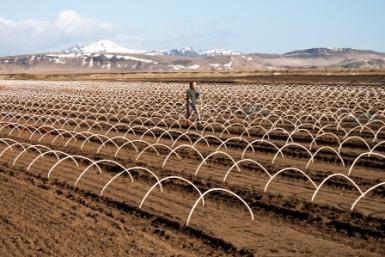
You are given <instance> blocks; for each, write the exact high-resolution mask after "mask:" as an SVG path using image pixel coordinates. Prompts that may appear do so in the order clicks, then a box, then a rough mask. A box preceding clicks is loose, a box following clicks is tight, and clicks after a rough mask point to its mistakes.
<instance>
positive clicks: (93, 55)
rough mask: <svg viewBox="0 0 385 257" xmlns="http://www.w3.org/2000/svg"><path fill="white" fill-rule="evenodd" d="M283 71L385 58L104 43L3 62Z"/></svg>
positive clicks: (1, 63)
mask: <svg viewBox="0 0 385 257" xmlns="http://www.w3.org/2000/svg"><path fill="white" fill-rule="evenodd" d="M283 68H355V69H356V68H371V69H375V68H385V54H384V53H379V52H374V51H369V50H358V49H351V48H311V49H305V50H298V51H293V52H288V53H284V54H262V53H250V54H243V53H240V52H236V51H232V50H227V49H210V50H202V51H197V50H195V49H193V48H192V47H185V48H182V49H172V50H160V51H151V52H146V51H141V50H132V49H126V48H124V47H122V46H120V45H118V44H116V43H114V42H112V41H109V40H102V41H97V42H94V43H91V44H89V45H85V46H79V45H76V46H73V47H70V48H68V49H65V50H63V51H61V52H57V53H39V54H26V55H18V56H7V57H0V72H2V73H6V72H74V71H76V72H101V71H110V72H127V71H202V70H203V71H207V70H254V69H283Z"/></svg>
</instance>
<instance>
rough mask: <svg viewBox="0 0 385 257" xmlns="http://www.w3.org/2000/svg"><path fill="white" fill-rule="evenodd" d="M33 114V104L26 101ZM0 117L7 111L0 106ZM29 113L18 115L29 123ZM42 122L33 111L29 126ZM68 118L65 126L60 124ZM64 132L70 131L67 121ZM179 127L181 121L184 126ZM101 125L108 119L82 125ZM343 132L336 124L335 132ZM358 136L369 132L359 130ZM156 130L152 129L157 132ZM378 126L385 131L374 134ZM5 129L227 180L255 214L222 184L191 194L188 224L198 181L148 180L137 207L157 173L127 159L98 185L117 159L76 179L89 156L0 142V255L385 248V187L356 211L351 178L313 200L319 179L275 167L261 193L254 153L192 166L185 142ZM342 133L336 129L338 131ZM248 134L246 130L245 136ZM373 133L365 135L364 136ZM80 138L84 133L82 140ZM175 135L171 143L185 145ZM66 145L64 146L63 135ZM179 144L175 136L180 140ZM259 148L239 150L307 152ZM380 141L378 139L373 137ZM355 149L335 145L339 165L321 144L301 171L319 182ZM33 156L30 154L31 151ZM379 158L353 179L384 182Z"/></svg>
mask: <svg viewBox="0 0 385 257" xmlns="http://www.w3.org/2000/svg"><path fill="white" fill-rule="evenodd" d="M26 113H28V110H27V111H26ZM2 121H3V122H6V121H8V122H10V121H11V119H10V118H8V117H4V118H3V120H2ZM30 123H31V122H30V121H27V122H24V121H23V122H22V124H24V125H28V126H32V124H30ZM39 125H43V121H38V122H34V123H33V126H34V127H39ZM62 128H63V127H62ZM64 128H65V129H66V130H68V131H76V129H77V127H76V126H75V125H70V124H67V125H66V126H65V127H64ZM179 130H180V131H182V132H183V131H186V128H184V127H182V128H180V129H179ZM89 131H93V132H94V133H98V134H105V133H106V131H107V129H104V128H102V129H98V128H96V129H93V130H89ZM125 133H126V131H120V130H117V131H112V132H111V133H108V137H109V138H112V137H114V136H118V135H123V134H125ZM231 134H232V135H226V134H222V135H221V133H219V132H217V131H214V132H213V133H211V135H216V136H218V137H221V138H223V139H226V138H230V137H231V136H236V135H239V134H240V132H239V131H237V130H236V129H235V130H232V131H231ZM336 134H337V135H338V133H336ZM362 135H363V137H364V138H365V134H364V133H363V134H362ZM154 136H155V137H154ZM154 136H153V135H150V134H146V135H144V132H143V131H142V129H137V130H136V133H135V134H130V135H129V137H130V139H132V140H134V139H140V138H142V139H145V140H146V141H148V142H153V143H155V142H156V141H158V143H163V144H165V145H171V144H172V142H173V141H172V139H170V138H168V137H162V138H161V139H160V140H157V139H159V133H155V134H154ZM380 136H382V134H380ZM0 137H2V138H8V139H13V140H16V141H17V142H23V143H28V144H34V145H38V144H40V145H44V146H46V147H49V148H51V149H54V150H56V151H62V152H65V153H67V154H71V155H82V156H86V157H88V158H90V159H92V160H113V161H116V162H117V163H119V164H121V165H123V166H124V167H137V166H140V167H145V168H148V169H150V170H151V171H153V172H154V173H155V174H156V175H157V176H158V177H159V178H165V177H168V176H180V177H183V178H185V179H188V180H189V181H191V182H192V183H194V185H196V186H197V187H198V188H199V189H200V191H201V192H205V191H207V190H210V189H212V188H223V189H228V190H231V192H234V193H236V194H237V195H239V196H240V197H242V199H243V200H245V202H247V204H249V206H250V208H251V210H252V213H253V215H254V219H251V215H250V213H249V212H248V210H247V208H246V207H245V206H244V205H243V204H242V203H241V202H240V201H239V200H238V199H237V198H235V197H232V196H231V195H229V194H227V193H225V192H213V193H211V194H209V195H207V196H206V197H205V198H204V199H205V205H204V206H203V205H202V202H199V203H198V204H197V207H196V209H195V210H194V213H193V214H192V216H191V220H190V223H189V224H186V222H187V217H188V216H189V214H190V210H191V208H192V206H193V205H194V203H195V202H196V200H197V199H198V197H199V194H198V192H197V191H196V190H195V189H194V188H193V187H192V186H191V185H189V184H188V183H186V182H184V181H181V180H178V179H170V180H167V181H165V182H162V186H163V192H161V191H160V190H159V187H156V188H154V190H153V191H152V192H151V194H149V195H148V197H147V198H146V200H145V201H144V203H143V205H142V207H141V208H140V207H139V206H140V204H141V202H142V200H143V197H144V196H145V195H146V193H147V192H148V190H149V189H150V188H151V187H152V186H153V185H154V184H155V183H156V182H157V181H156V179H155V178H154V176H153V175H151V174H149V173H148V172H146V171H144V170H140V169H135V170H133V171H132V172H131V173H130V174H131V175H132V177H133V182H131V180H130V177H129V176H128V175H127V174H126V175H122V176H120V177H118V178H117V179H115V180H114V181H113V182H112V183H111V184H109V185H108V187H107V188H105V190H104V191H103V195H101V191H102V190H103V188H104V187H105V185H106V184H107V182H109V181H110V179H112V178H113V177H114V176H115V175H117V174H118V173H119V172H121V171H122V168H121V167H120V166H119V165H117V164H115V163H112V162H104V163H101V164H100V167H101V171H102V172H101V173H99V172H98V170H97V169H96V167H92V168H90V169H89V170H88V171H87V173H85V174H84V176H82V177H81V179H79V183H78V184H77V185H76V186H75V182H76V181H77V180H78V178H79V175H80V174H82V171H84V170H85V169H86V168H87V167H89V164H90V163H89V162H87V161H84V160H83V161H79V166H78V167H77V165H75V164H74V162H73V161H71V160H66V161H63V162H62V163H61V164H60V165H58V166H56V168H55V169H54V170H53V171H52V173H51V175H50V177H49V178H48V177H47V176H48V172H49V170H50V169H51V167H52V166H53V165H54V164H55V163H57V161H58V160H57V159H56V157H55V155H53V154H52V153H51V154H47V155H45V156H43V157H41V158H38V159H36V158H37V157H38V156H39V155H40V153H39V152H38V151H36V150H29V151H26V152H25V153H23V154H22V155H21V156H19V158H18V159H17V161H16V162H15V163H14V160H15V158H16V157H17V156H18V155H19V154H20V153H21V151H22V149H21V148H20V147H19V146H15V147H14V148H13V149H12V150H7V151H5V149H6V148H7V146H6V145H5V144H2V145H0V153H1V152H2V151H3V150H4V152H3V154H2V155H1V157H0V190H1V194H0V197H1V203H2V204H1V205H0V208H1V209H0V210H1V211H0V232H1V238H0V240H1V247H0V254H1V256H383V255H384V254H385V247H384V243H385V226H384V224H385V198H384V195H385V190H384V188H378V189H377V190H375V191H373V193H372V194H370V196H368V197H366V198H363V199H362V200H361V201H360V202H359V204H358V205H357V207H356V209H355V210H354V211H350V206H351V204H352V202H353V201H354V200H355V199H356V198H357V197H358V195H359V194H358V193H357V189H356V188H355V187H354V186H352V184H351V183H350V182H349V181H347V180H346V179H343V178H339V177H336V178H335V179H331V180H330V181H328V182H327V183H325V186H324V187H322V188H321V190H320V191H319V194H318V195H317V196H316V198H315V200H314V201H310V199H311V198H312V195H313V192H314V187H313V185H312V184H311V183H310V182H309V180H307V179H306V178H305V177H304V175H302V174H300V173H298V172H295V171H293V170H292V171H290V170H288V171H287V172H283V173H282V174H280V175H278V176H277V177H276V179H274V180H273V181H272V182H271V183H270V184H269V187H268V189H267V190H266V192H265V190H264V189H265V185H266V183H267V181H268V180H269V177H268V175H266V173H265V172H264V171H263V170H262V169H261V168H259V167H258V165H255V164H253V163H243V164H241V165H240V171H237V170H236V169H235V168H234V169H233V170H231V172H230V173H229V174H228V176H227V178H226V181H223V180H224V176H225V174H226V172H227V171H228V170H229V169H230V168H231V166H232V162H231V161H230V160H229V158H227V157H226V156H224V155H215V156H213V157H211V158H210V159H209V160H208V161H207V163H206V164H204V165H202V166H201V167H200V169H199V172H198V173H197V174H196V171H197V169H198V166H199V164H200V163H201V159H200V156H199V155H198V154H197V153H196V152H195V151H193V150H192V149H187V148H183V149H182V150H180V151H178V154H179V156H180V157H181V160H180V159H178V158H177V157H176V155H172V156H170V158H169V159H168V161H167V163H166V164H165V165H164V166H162V163H163V161H164V160H165V158H166V157H167V156H168V153H169V151H168V150H167V149H165V148H162V147H159V148H157V150H158V153H156V152H155V151H153V150H151V149H149V150H148V151H145V152H144V153H143V154H142V155H141V156H140V158H137V156H138V153H139V151H142V150H144V149H145V146H140V145H138V151H136V150H135V149H133V148H132V147H125V148H123V149H122V150H121V151H119V154H117V155H116V156H115V153H116V150H117V148H116V147H115V146H114V145H112V144H106V145H105V146H104V147H102V148H101V149H100V151H99V152H98V149H99V147H100V145H101V144H100V142H99V140H97V139H95V138H93V139H91V140H88V141H86V142H85V140H84V139H82V138H81V137H79V138H78V139H77V141H76V140H71V141H70V142H69V143H68V144H67V145H66V143H67V142H68V140H69V139H70V138H71V136H70V135H69V134H63V135H62V137H57V133H55V132H50V133H47V134H46V135H44V137H41V134H33V133H31V132H30V131H28V130H20V131H18V130H12V128H10V127H3V128H2V129H1V131H0ZM340 137H341V138H342V136H340ZM252 138H253V136H252V135H251V136H250V137H245V139H248V140H250V139H252ZM293 139H294V140H296V139H298V140H297V141H296V142H298V141H300V142H301V143H303V144H307V145H309V144H310V143H311V139H310V138H307V137H306V136H303V135H302V136H301V135H298V136H297V138H296V137H293ZM270 140H271V142H274V143H276V144H277V145H282V146H283V145H284V144H285V142H286V137H285V135H284V134H279V133H278V132H277V134H276V135H275V136H272V137H271V139H270ZM367 141H368V142H369V143H370V140H369V139H368V140H367ZM83 143H84V144H83ZM187 143H188V140H185V139H182V140H180V142H179V143H178V144H177V145H182V144H187ZM332 144H333V143H332V139H327V138H326V139H324V140H323V141H322V140H320V141H317V145H315V146H314V147H313V149H312V150H313V152H314V151H316V150H317V149H319V147H322V146H323V145H332ZM370 144H371V145H372V143H370ZM65 145H66V146H65ZM177 145H176V146H177ZM218 146H219V144H218V143H215V142H213V141H211V142H210V146H207V145H206V144H205V143H203V142H200V143H198V144H197V145H196V148H197V149H198V150H199V151H200V153H201V154H202V155H203V156H208V155H209V154H210V153H211V152H213V151H215V149H216V148H217V147H218ZM244 147H245V145H244V143H242V141H236V142H234V143H231V144H227V148H224V147H222V148H221V150H223V151H224V152H225V153H227V154H229V155H230V156H232V157H233V158H235V159H236V160H240V158H241V155H242V151H243V149H244ZM254 149H255V152H252V151H250V150H249V151H246V152H245V154H244V158H250V159H254V160H258V163H260V164H261V165H263V166H264V167H265V168H266V169H267V170H268V171H269V172H270V173H271V174H275V173H276V172H278V171H279V170H281V169H283V168H287V167H298V168H301V169H304V168H305V166H306V164H307V162H308V160H309V158H308V156H307V153H306V151H305V150H303V149H301V148H296V147H294V148H288V149H287V150H285V151H284V152H283V153H284V156H283V157H282V156H280V157H278V158H277V160H276V162H275V163H274V164H272V159H273V158H274V156H275V151H274V149H272V147H271V146H268V145H264V144H261V145H258V147H255V148H254ZM378 149H379V150H380V151H383V150H384V149H383V148H381V147H380V148H378ZM362 152H365V145H363V144H362V143H360V142H356V141H354V142H350V144H346V145H345V146H344V148H343V149H342V151H341V156H342V158H343V160H344V161H345V164H346V166H345V167H344V166H343V165H341V163H340V160H339V159H338V158H337V156H336V155H335V154H332V153H330V152H328V151H325V152H324V151H322V152H320V153H319V154H318V155H317V157H316V158H315V159H314V162H313V163H312V164H310V165H309V167H308V169H306V174H307V175H308V176H309V177H310V178H311V179H312V180H313V181H314V182H316V183H317V184H319V183H321V182H322V181H323V180H324V179H325V178H326V177H327V176H328V175H330V174H334V173H341V174H346V173H347V170H348V168H349V166H350V164H351V163H352V162H353V161H354V159H355V158H356V157H357V156H358V155H359V154H360V153H362ZM33 160H35V162H34V164H33V165H30V164H31V162H32V161H33ZM383 165H384V164H383V161H382V160H381V159H378V158H375V157H370V158H366V159H363V160H362V161H360V162H359V163H357V165H356V166H355V168H354V170H353V172H352V174H351V176H350V178H351V179H352V180H353V181H355V182H356V183H357V184H358V185H359V186H360V187H362V188H363V189H367V188H369V187H371V186H373V185H375V184H377V183H379V182H381V181H384V178H385V175H384V173H383Z"/></svg>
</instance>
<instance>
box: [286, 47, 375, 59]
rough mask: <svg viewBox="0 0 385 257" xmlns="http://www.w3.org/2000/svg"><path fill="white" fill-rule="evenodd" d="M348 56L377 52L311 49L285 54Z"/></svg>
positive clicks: (346, 49)
mask: <svg viewBox="0 0 385 257" xmlns="http://www.w3.org/2000/svg"><path fill="white" fill-rule="evenodd" d="M344 54H345V55H346V54H376V52H373V51H368V50H358V49H352V48H326V47H319V48H310V49H305V50H297V51H293V52H288V53H285V54H283V56H284V57H290V56H292V57H294V56H297V57H312V58H314V57H328V56H340V55H344Z"/></svg>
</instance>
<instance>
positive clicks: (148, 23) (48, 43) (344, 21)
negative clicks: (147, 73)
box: [0, 0, 385, 55]
mask: <svg viewBox="0 0 385 257" xmlns="http://www.w3.org/2000/svg"><path fill="white" fill-rule="evenodd" d="M384 14H385V0H264V1H263V0H238V1H234V0H190V1H183V0H108V1H106V0H103V1H101V0H0V55H13V54H22V53H37V52H46V51H58V50H63V49H66V48H68V47H70V46H72V45H76V44H80V45H84V44H87V43H90V42H93V41H96V40H103V39H110V40H112V41H115V42H116V43H119V44H120V45H122V46H124V47H126V48H129V49H138V50H147V51H150V50H160V49H173V48H182V47H186V46H191V47H193V48H194V49H197V50H204V49H211V48H226V49H233V50H236V51H241V52H244V53H255V52H259V53H284V52H288V51H292V50H297V49H305V48H312V47H331V48H335V47H350V48H357V49H370V50H375V51H381V52H385V15H384Z"/></svg>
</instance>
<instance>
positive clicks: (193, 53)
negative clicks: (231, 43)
mask: <svg viewBox="0 0 385 257" xmlns="http://www.w3.org/2000/svg"><path fill="white" fill-rule="evenodd" d="M149 54H150V55H168V56H185V57H202V56H203V57H214V56H231V55H240V54H241V53H240V52H236V51H233V50H229V49H222V48H217V49H209V50H200V51H197V50H194V48H192V47H190V46H189V47H184V48H175V49H172V50H158V51H153V52H151V53H149Z"/></svg>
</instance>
